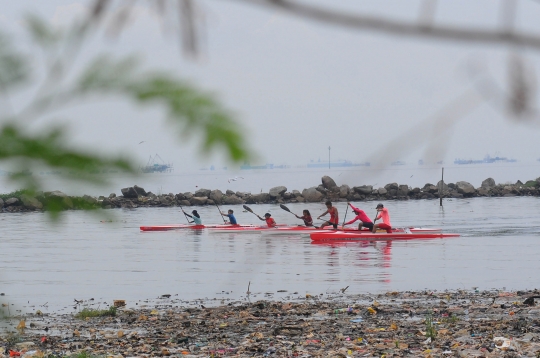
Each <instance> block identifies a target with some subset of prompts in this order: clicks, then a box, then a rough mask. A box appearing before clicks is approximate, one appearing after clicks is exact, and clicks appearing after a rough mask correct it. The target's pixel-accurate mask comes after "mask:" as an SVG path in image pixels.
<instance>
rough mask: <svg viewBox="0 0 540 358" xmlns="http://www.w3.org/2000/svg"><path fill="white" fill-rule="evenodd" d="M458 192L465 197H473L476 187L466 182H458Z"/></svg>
mask: <svg viewBox="0 0 540 358" xmlns="http://www.w3.org/2000/svg"><path fill="white" fill-rule="evenodd" d="M456 188H457V192H458V193H459V194H463V195H464V196H471V195H473V194H474V193H475V192H476V189H475V188H474V186H472V185H471V183H469V182H466V181H458V182H457V183H456Z"/></svg>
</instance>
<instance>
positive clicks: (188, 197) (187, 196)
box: [184, 191, 193, 200]
mask: <svg viewBox="0 0 540 358" xmlns="http://www.w3.org/2000/svg"><path fill="white" fill-rule="evenodd" d="M184 198H185V199H184V200H190V199H191V198H193V194H191V193H190V192H189V191H188V192H187V193H184Z"/></svg>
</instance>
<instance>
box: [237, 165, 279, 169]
mask: <svg viewBox="0 0 540 358" xmlns="http://www.w3.org/2000/svg"><path fill="white" fill-rule="evenodd" d="M240 169H241V170H252V169H274V164H265V165H251V164H248V163H244V164H243V165H241V166H240Z"/></svg>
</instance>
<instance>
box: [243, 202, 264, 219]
mask: <svg viewBox="0 0 540 358" xmlns="http://www.w3.org/2000/svg"><path fill="white" fill-rule="evenodd" d="M242 206H243V207H244V209H246V210H247V211H249V212H250V213H252V214H253V215H255V216H257V217H259V218H260V216H259V215H257V214H255V213H254V212H253V210H251V208H250V207H249V206H247V205H242Z"/></svg>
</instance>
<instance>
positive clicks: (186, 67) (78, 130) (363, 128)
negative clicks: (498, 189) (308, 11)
mask: <svg viewBox="0 0 540 358" xmlns="http://www.w3.org/2000/svg"><path fill="white" fill-rule="evenodd" d="M1 3H2V5H3V6H2V8H3V10H4V11H3V13H2V14H1V15H0V21H1V23H2V27H1V30H2V31H4V32H8V33H10V34H12V35H13V39H14V43H15V44H17V45H20V46H21V47H22V48H23V49H24V48H26V49H28V45H29V42H28V40H27V38H26V37H25V36H24V35H23V34H24V32H23V26H24V22H23V19H24V15H25V14H26V13H37V14H40V15H41V16H43V17H44V18H45V19H47V20H49V21H51V22H53V23H55V24H65V23H69V22H70V21H72V19H73V18H74V17H76V16H80V15H81V14H82V13H84V11H85V9H86V5H87V4H88V2H87V1H67V0H66V1H61V0H51V1H47V2H44V3H42V2H39V3H36V2H35V1H29V0H20V1H17V2H13V1H7V0H2V2H1ZM318 3H321V4H324V2H320V1H318ZM419 3H420V2H419V1H405V2H404V1H397V0H395V1H365V2H358V1H336V2H333V3H332V6H335V7H339V8H343V9H351V11H356V12H358V13H370V14H382V15H385V16H394V17H399V18H402V19H409V20H411V21H412V20H414V19H416V18H417V17H418V5H419ZM144 4H146V3H141V5H140V6H139V7H138V8H137V11H136V12H135V14H134V15H135V16H134V17H135V18H133V19H132V21H131V22H130V26H128V28H127V29H126V30H125V31H124V32H123V33H122V34H121V36H120V38H118V39H112V38H110V37H107V36H103V35H99V36H96V38H95V39H93V40H92V41H90V42H89V44H88V46H87V48H86V50H85V51H84V56H81V58H80V63H81V64H82V63H84V60H86V59H90V58H91V56H94V55H97V54H99V53H101V52H110V53H112V54H114V55H115V56H121V55H127V54H130V53H136V54H138V55H140V57H141V58H142V59H144V64H145V67H147V68H157V69H161V70H163V69H167V70H169V71H171V73H174V74H176V75H178V76H180V77H183V78H186V79H187V80H189V81H190V82H192V83H194V84H196V85H197V86H198V87H200V88H202V89H204V90H207V91H210V92H213V93H215V94H216V96H217V97H218V98H220V99H221V101H222V102H223V103H224V104H225V105H226V107H228V108H230V109H231V110H233V111H234V112H235V113H236V114H237V119H238V120H239V123H240V124H241V126H242V127H243V128H245V131H246V133H247V137H248V139H249V142H250V144H251V147H252V148H253V149H254V150H255V152H256V153H258V154H259V161H258V162H260V163H265V162H272V163H274V164H281V163H286V164H306V163H307V162H308V161H309V160H310V159H313V160H317V159H319V158H321V160H327V157H328V146H331V147H332V158H333V159H339V158H341V159H348V160H352V161H353V162H364V161H371V162H372V163H373V162H374V161H375V162H376V161H377V158H378V156H377V155H380V154H381V153H383V152H386V153H387V154H388V155H389V158H388V159H389V160H390V161H394V160H403V161H407V162H411V163H412V162H416V161H418V159H424V160H427V157H429V155H428V154H427V153H426V150H427V152H429V153H435V156H436V157H437V159H444V160H445V161H446V162H453V160H454V158H465V159H469V158H473V159H477V158H482V157H483V156H484V155H486V154H491V155H492V156H493V155H497V154H498V155H501V156H506V157H510V158H517V159H519V160H528V161H531V160H534V159H536V158H538V157H540V151H538V150H537V149H536V148H537V144H536V143H537V139H536V137H537V136H538V133H539V132H540V128H539V127H538V123H539V121H538V119H537V120H535V122H534V123H521V122H518V121H515V120H512V119H511V118H510V117H508V116H507V113H506V112H505V111H504V104H501V105H500V106H498V107H497V106H493V105H492V104H489V103H481V104H480V105H478V107H476V108H475V109H473V110H471V111H470V112H469V113H468V114H467V115H465V116H464V117H463V119H461V120H459V121H457V122H456V124H453V125H452V124H451V123H452V122H453V118H452V116H451V115H449V118H447V122H446V123H445V124H443V125H441V126H440V127H438V128H437V129H436V133H438V134H439V137H437V138H436V139H433V140H430V138H435V137H434V132H433V130H432V129H431V128H429V123H430V122H431V121H432V120H431V118H433V116H434V115H435V114H436V113H438V112H440V110H441V109H442V108H443V107H445V106H447V105H448V104H449V103H451V102H453V101H454V100H455V99H456V98H458V97H462V96H463V95H464V94H465V93H470V94H471V96H477V97H478V98H480V97H481V96H480V95H478V94H475V93H476V92H475V90H474V88H473V85H472V79H471V77H470V76H469V75H468V73H469V72H470V67H471V66H470V64H471V63H474V64H476V66H477V67H478V66H480V68H482V69H483V70H485V71H489V73H491V75H492V76H493V78H494V79H495V80H496V81H497V82H498V85H499V86H500V88H505V87H506V66H507V59H508V56H509V54H510V50H509V48H508V47H505V46H493V45H489V46H488V45H485V46H483V45H482V46H476V45H471V44H465V45H464V44H461V43H452V42H440V41H430V40H422V39H410V38H402V37H395V36H384V35H380V34H374V33H368V32H359V31H353V30H350V29H344V28H339V27H335V26H326V25H321V24H318V23H313V22H310V21H307V20H304V19H300V18H297V17H293V16H289V15H287V14H284V13H281V12H277V11H273V10H269V9H266V8H258V7H255V6H249V5H245V4H243V3H237V2H234V1H217V0H216V1H206V0H205V1H198V2H197V4H198V5H199V8H200V9H201V10H203V14H204V19H205V23H206V26H205V27H204V29H205V31H204V32H205V34H206V35H205V36H204V39H203V41H202V45H203V46H202V47H203V51H202V53H201V55H200V58H199V59H198V60H195V61H192V60H190V59H188V58H186V57H185V56H183V55H182V53H181V48H180V45H179V36H178V34H177V33H176V31H174V29H172V30H170V31H169V32H168V34H165V35H164V34H163V31H162V28H161V26H160V24H159V17H158V16H157V15H155V14H154V13H153V11H152V10H151V9H149V8H147V7H145V6H143V5H144ZM518 15H519V16H518V21H517V28H518V29H523V30H527V31H530V32H538V33H540V24H538V21H536V19H537V18H538V17H539V16H540V4H538V3H535V2H533V1H520V2H519V7H518ZM435 20H436V21H437V22H442V23H448V24H455V25H468V26H478V27H490V28H495V27H496V26H497V24H498V20H499V3H494V2H493V1H477V2H475V3H470V2H467V1H453V2H451V3H445V2H439V7H438V10H437V13H436V17H435ZM29 52H31V53H32V54H37V53H38V51H37V50H35V49H34V50H33V51H29ZM523 52H524V54H526V58H527V59H528V62H529V63H530V64H531V65H532V66H533V67H534V69H535V70H537V69H538V66H537V65H536V64H535V63H534V60H536V58H537V56H538V55H537V53H535V52H532V51H523ZM37 60H38V61H39V59H37ZM26 95H28V94H22V95H21V96H18V97H15V98H14V99H13V103H14V107H15V108H17V106H18V105H20V104H21V103H24V96H26ZM163 117H164V116H163V114H161V113H159V112H158V111H156V110H151V109H146V110H144V111H140V110H139V109H137V108H135V109H134V108H133V107H132V106H130V105H129V104H127V103H125V102H119V101H118V100H117V98H114V97H111V98H110V99H108V100H107V101H92V102H88V103H86V104H84V105H82V106H77V107H73V108H70V109H69V110H67V111H63V112H60V113H57V114H56V115H55V116H54V118H55V119H54V120H55V121H56V120H58V121H60V122H61V123H66V124H67V125H69V127H70V128H71V138H70V139H71V141H72V143H74V144H76V145H80V146H82V147H92V148H96V149H97V150H99V151H107V150H110V151H121V152H123V153H127V154H129V155H130V156H131V157H132V158H133V159H134V160H135V161H136V162H137V163H138V164H145V163H146V161H147V160H148V157H149V156H153V155H155V154H156V153H158V154H159V155H160V156H161V157H162V158H163V159H164V160H165V161H167V162H173V163H174V164H175V170H184V169H185V170H194V169H197V168H199V167H202V166H207V165H209V164H215V165H225V166H227V165H229V164H228V163H227V162H226V161H225V160H224V158H223V156H222V155H220V154H219V153H218V154H215V155H214V156H212V157H210V158H207V159H201V158H200V157H199V156H198V155H197V154H196V151H195V150H194V148H195V144H196V140H193V139H190V140H189V141H187V142H186V141H185V140H182V141H178V140H176V138H175V137H174V136H173V135H172V134H171V133H170V130H169V128H168V127H167V125H166V123H165V121H164V120H163ZM56 118H61V119H56ZM52 120H53V118H51V117H47V118H44V119H43V120H41V121H40V123H39V124H36V125H35V126H36V127H35V129H36V130H39V128H40V126H41V125H43V124H44V123H51V121H52ZM426 120H429V121H427V122H426ZM422 123H424V124H422ZM415 126H418V128H425V129H426V130H427V132H426V133H420V134H417V135H416V136H411V135H410V134H406V133H407V131H408V130H410V128H412V127H415ZM416 132H418V131H416ZM396 138H398V139H399V140H400V142H399V143H400V144H399V145H396V146H394V144H395V143H396V141H395V140H396ZM141 141H144V143H141V144H139V143H140V142H141ZM413 144H414V145H416V146H417V147H416V148H415V149H410V147H411V146H412V145H413ZM441 147H444V148H445V150H442V151H440V153H439V152H437V149H441ZM389 149H390V151H389ZM392 149H393V150H394V152H395V153H393V152H392Z"/></svg>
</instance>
